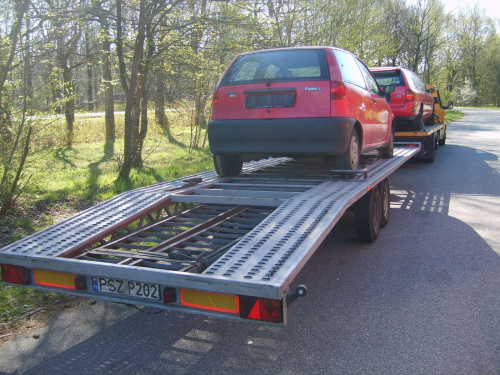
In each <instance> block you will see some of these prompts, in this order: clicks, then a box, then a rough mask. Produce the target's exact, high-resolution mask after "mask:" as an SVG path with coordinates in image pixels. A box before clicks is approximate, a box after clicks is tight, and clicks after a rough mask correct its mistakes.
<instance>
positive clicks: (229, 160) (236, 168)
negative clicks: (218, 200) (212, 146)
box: [214, 154, 243, 177]
mask: <svg viewBox="0 0 500 375" xmlns="http://www.w3.org/2000/svg"><path fill="white" fill-rule="evenodd" d="M214 166H215V171H216V172H217V174H218V175H219V176H221V177H229V176H237V175H239V174H240V172H241V168H242V167H243V162H242V161H241V159H240V158H239V157H238V155H221V154H214Z"/></svg>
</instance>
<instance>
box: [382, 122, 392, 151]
mask: <svg viewBox="0 0 500 375" xmlns="http://www.w3.org/2000/svg"><path fill="white" fill-rule="evenodd" d="M382 157H383V158H384V159H390V158H392V157H394V124H392V126H391V137H390V139H389V144H388V145H387V146H386V147H384V148H383V149H382Z"/></svg>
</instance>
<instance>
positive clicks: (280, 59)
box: [221, 49, 329, 86]
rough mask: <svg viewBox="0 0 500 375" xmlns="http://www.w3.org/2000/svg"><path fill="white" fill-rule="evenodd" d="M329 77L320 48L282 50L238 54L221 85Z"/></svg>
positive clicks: (315, 79) (324, 57)
mask: <svg viewBox="0 0 500 375" xmlns="http://www.w3.org/2000/svg"><path fill="white" fill-rule="evenodd" d="M328 79H329V74H328V65H327V62H326V56H325V52H324V51H323V50H321V49H318V50H314V49H306V50H295V51H290V50H283V51H267V52H258V53H251V54H246V55H241V56H239V57H238V58H237V59H236V61H235V62H234V64H233V65H232V66H231V67H230V68H229V70H228V71H227V73H226V74H225V75H224V78H223V79H222V82H221V85H222V86H228V85H240V84H247V83H257V82H266V81H269V80H273V81H325V80H328Z"/></svg>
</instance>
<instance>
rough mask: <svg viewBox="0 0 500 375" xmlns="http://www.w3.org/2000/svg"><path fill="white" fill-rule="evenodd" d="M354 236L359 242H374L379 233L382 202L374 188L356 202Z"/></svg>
mask: <svg viewBox="0 0 500 375" xmlns="http://www.w3.org/2000/svg"><path fill="white" fill-rule="evenodd" d="M355 212H356V214H355V223H356V234H357V235H358V238H359V240H360V241H361V242H367V243H371V242H375V240H376V239H377V237H378V235H379V233H380V220H381V217H382V200H381V198H380V190H379V188H378V187H377V186H376V187H374V188H373V189H372V190H370V191H369V192H368V193H366V194H365V195H364V196H363V197H362V198H361V199H360V200H359V201H357V202H356V209H355Z"/></svg>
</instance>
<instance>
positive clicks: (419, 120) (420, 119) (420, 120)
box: [411, 109, 425, 131]
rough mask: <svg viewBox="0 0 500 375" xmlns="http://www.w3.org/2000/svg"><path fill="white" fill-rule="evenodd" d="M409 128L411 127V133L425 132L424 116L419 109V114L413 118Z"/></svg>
mask: <svg viewBox="0 0 500 375" xmlns="http://www.w3.org/2000/svg"><path fill="white" fill-rule="evenodd" d="M411 127H412V130H413V131H421V130H425V127H424V115H423V111H422V109H420V113H419V114H418V116H417V117H416V118H415V120H413V121H412V123H411Z"/></svg>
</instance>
